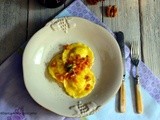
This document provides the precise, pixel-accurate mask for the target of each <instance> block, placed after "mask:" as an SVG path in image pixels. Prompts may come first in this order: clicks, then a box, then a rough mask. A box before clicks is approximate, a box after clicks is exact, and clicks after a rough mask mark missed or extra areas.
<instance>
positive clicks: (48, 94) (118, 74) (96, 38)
mask: <svg viewBox="0 0 160 120" xmlns="http://www.w3.org/2000/svg"><path fill="white" fill-rule="evenodd" d="M75 42H82V43H85V44H86V45H88V46H89V47H90V48H91V49H92V50H93V52H94V55H95V62H94V65H93V68H92V70H93V72H94V73H95V76H96V85H95V88H94V90H93V91H92V92H91V94H89V95H88V96H87V97H84V98H82V99H73V98H71V97H70V96H68V95H66V93H65V92H64V91H63V90H62V89H61V88H60V87H59V86H58V85H57V83H55V82H51V81H49V80H48V78H47V77H46V75H45V70H46V64H47V63H48V62H49V61H50V59H51V58H52V57H53V55H54V54H56V53H57V52H59V51H60V50H61V48H62V45H64V44H68V43H75ZM23 73H24V82H25V85H26V88H27V90H28V92H29V93H30V95H31V96H32V98H33V99H34V100H35V101H36V102H37V103H38V104H40V105H41V106H43V107H44V108H46V109H48V110H50V111H53V112H55V113H57V114H60V115H63V116H67V117H82V116H87V115H90V114H93V113H94V112H96V111H97V110H98V109H99V108H101V106H103V105H104V104H105V103H106V102H108V100H109V99H110V98H112V97H113V96H114V95H115V94H116V92H117V91H118V89H119V87H120V84H121V80H122V59H121V53H120V49H119V47H118V44H117V42H116V40H115V39H114V38H113V37H112V35H111V34H110V33H109V32H108V31H107V30H105V29H104V28H102V27H101V26H98V25H96V24H94V23H92V22H90V21H88V20H85V19H82V18H78V17H67V18H61V19H54V20H53V21H51V22H49V23H48V24H47V25H46V26H45V27H43V28H42V29H41V30H39V31H38V32H37V33H36V34H35V35H33V37H32V38H31V39H30V41H29V42H28V44H27V46H26V48H25V51H24V54H23ZM78 106H79V107H78ZM82 109H84V110H82Z"/></svg>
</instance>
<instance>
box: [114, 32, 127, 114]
mask: <svg viewBox="0 0 160 120" xmlns="http://www.w3.org/2000/svg"><path fill="white" fill-rule="evenodd" d="M115 35H116V39H117V42H118V44H119V47H120V50H121V54H122V59H123V80H122V84H121V87H120V90H119V95H120V96H119V98H120V99H119V100H120V101H119V102H120V103H119V111H120V112H122V113H124V112H125V111H126V89H125V50H124V34H123V32H121V31H120V32H116V33H115Z"/></svg>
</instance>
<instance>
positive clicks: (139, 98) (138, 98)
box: [136, 82, 143, 114]
mask: <svg viewBox="0 0 160 120" xmlns="http://www.w3.org/2000/svg"><path fill="white" fill-rule="evenodd" d="M136 109H137V113H138V114H141V113H143V102H142V95H141V90H140V84H139V82H137V83H136Z"/></svg>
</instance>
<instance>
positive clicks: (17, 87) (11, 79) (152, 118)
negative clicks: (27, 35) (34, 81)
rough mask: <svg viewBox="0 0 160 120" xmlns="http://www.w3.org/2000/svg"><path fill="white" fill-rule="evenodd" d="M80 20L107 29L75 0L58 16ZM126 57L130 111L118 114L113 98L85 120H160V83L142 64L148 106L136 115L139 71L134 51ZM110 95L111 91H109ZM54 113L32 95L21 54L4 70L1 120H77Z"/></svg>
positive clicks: (0, 72) (0, 75)
mask: <svg viewBox="0 0 160 120" xmlns="http://www.w3.org/2000/svg"><path fill="white" fill-rule="evenodd" d="M63 16H79V17H82V18H85V19H88V20H90V21H92V22H94V23H96V24H99V25H101V26H102V27H105V28H106V29H107V30H108V31H109V32H110V33H111V34H113V33H112V31H111V30H110V29H109V28H108V27H107V26H106V25H105V24H103V23H102V22H101V21H100V20H99V19H98V18H97V17H96V16H95V15H94V14H93V13H92V12H91V11H90V10H89V9H88V8H87V7H86V6H85V5H84V4H83V3H82V2H81V0H75V1H74V2H73V3H72V4H70V5H69V6H68V7H67V8H66V9H64V10H63V11H62V12H61V13H60V14H59V15H58V16H56V17H57V18H59V17H63ZM125 52H126V54H125V57H126V92H127V93H126V95H127V98H126V101H127V104H126V109H127V111H126V112H125V113H119V112H118V111H117V106H118V105H117V103H118V102H117V97H116V96H115V97H114V98H112V99H111V100H110V101H109V102H108V103H107V104H106V105H105V106H104V107H103V108H102V109H100V111H99V112H97V113H95V114H93V115H90V116H88V117H86V118H81V119H84V120H135V119H138V120H158V119H159V118H160V80H159V79H158V78H157V77H155V76H154V75H153V73H152V72H151V71H150V70H149V69H148V68H147V66H146V65H145V64H144V63H143V62H142V61H140V64H139V73H140V83H141V86H142V88H141V90H142V98H143V103H144V113H143V114H137V113H136V112H135V102H134V101H135V100H134V98H135V97H134V94H133V91H134V89H133V78H132V75H134V74H135V68H134V67H133V66H132V65H131V62H130V51H129V49H128V47H127V46H125ZM106 92H107V91H106ZM76 119H78V118H65V117H63V116H60V115H57V114H55V113H52V112H50V111H48V110H46V109H44V108H42V107H41V106H39V105H38V104H37V103H36V102H34V101H33V99H32V98H31V97H30V95H29V94H28V92H27V90H26V88H25V86H24V82H23V73H22V52H20V51H17V52H16V53H14V54H13V55H12V56H11V57H10V58H8V59H7V60H6V61H5V62H4V63H3V64H2V65H1V66H0V120H76Z"/></svg>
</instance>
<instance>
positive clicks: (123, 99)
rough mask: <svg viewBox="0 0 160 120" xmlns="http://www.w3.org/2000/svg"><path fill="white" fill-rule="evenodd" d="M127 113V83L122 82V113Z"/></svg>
mask: <svg viewBox="0 0 160 120" xmlns="http://www.w3.org/2000/svg"><path fill="white" fill-rule="evenodd" d="M125 111H126V89H125V81H124V80H123V81H122V84H121V87H120V112H122V113H124V112H125Z"/></svg>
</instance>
